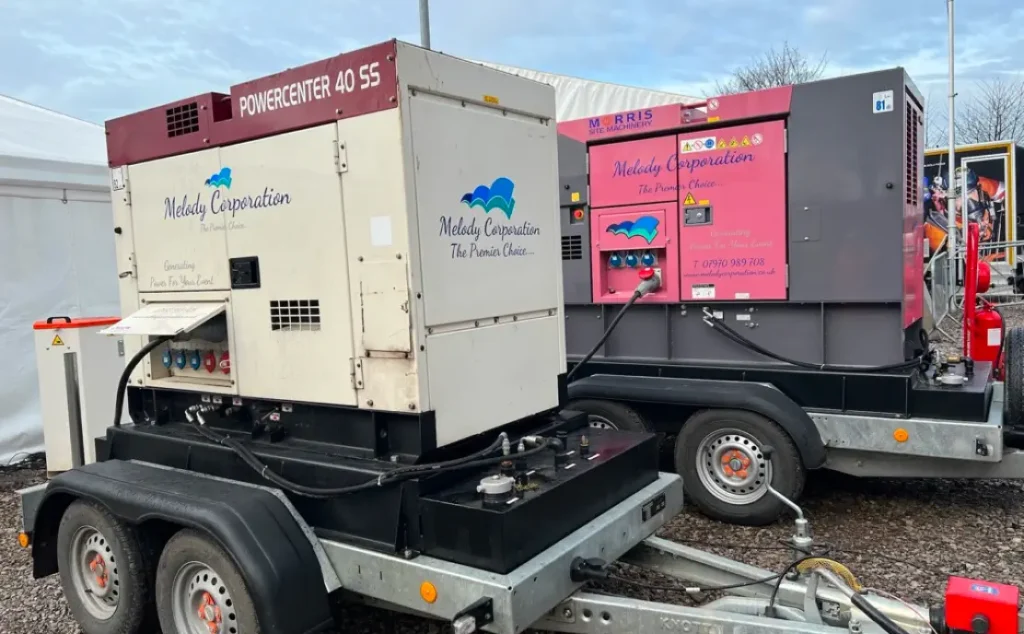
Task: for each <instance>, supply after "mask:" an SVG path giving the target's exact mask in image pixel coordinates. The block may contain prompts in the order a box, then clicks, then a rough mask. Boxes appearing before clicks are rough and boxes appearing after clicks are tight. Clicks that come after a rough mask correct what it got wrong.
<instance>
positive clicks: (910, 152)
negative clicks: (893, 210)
mask: <svg viewBox="0 0 1024 634" xmlns="http://www.w3.org/2000/svg"><path fill="white" fill-rule="evenodd" d="M906 102H907V125H906V134H907V148H906V153H907V155H906V164H907V165H906V169H907V178H906V183H907V192H906V200H907V204H909V205H917V204H919V203H920V202H921V187H922V186H923V184H922V182H921V176H920V175H921V172H920V171H919V170H920V167H921V164H920V160H921V159H920V157H921V141H922V139H921V136H922V131H921V126H922V120H921V119H922V117H921V111H920V110H919V109H918V108H917V104H915V103H914V101H913V100H912V99H910V96H909V95H907V96H906Z"/></svg>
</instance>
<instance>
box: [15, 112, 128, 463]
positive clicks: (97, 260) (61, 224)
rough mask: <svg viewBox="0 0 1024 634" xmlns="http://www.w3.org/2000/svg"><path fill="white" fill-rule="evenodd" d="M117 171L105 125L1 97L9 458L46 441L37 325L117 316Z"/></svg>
mask: <svg viewBox="0 0 1024 634" xmlns="http://www.w3.org/2000/svg"><path fill="white" fill-rule="evenodd" d="M108 174H109V172H108V170H107V168H106V147H105V140H104V133H103V128H102V127H101V126H98V125H95V124H93V123H87V122H85V121H80V120H78V119H74V118H71V117H68V116H65V115H62V114H58V113H55V112H51V111H49V110H45V109H43V108H39V107H36V106H33V105H30V104H27V103H24V102H22V101H18V100H16V99H11V98H9V97H5V96H3V95H0V354H2V358H3V363H0V465H7V464H12V463H15V462H20V461H21V459H23V458H25V457H27V456H28V455H30V454H32V453H35V452H39V451H42V448H43V430H42V421H41V419H40V408H39V389H38V382H37V378H36V364H35V349H34V344H33V334H32V323H33V322H35V321H37V320H40V319H45V318H46V317H49V316H57V315H66V316H71V317H94V316H106V315H116V314H117V311H118V300H117V272H116V270H115V260H114V234H113V218H112V212H111V208H110V193H109V187H108V185H107V182H108V178H109V176H108ZM113 397H114V394H113V388H111V398H113Z"/></svg>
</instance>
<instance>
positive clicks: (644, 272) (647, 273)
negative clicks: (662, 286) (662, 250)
mask: <svg viewBox="0 0 1024 634" xmlns="http://www.w3.org/2000/svg"><path fill="white" fill-rule="evenodd" d="M653 277H654V269H653V268H651V267H649V266H645V267H644V268H642V269H640V279H641V280H643V281H644V282H646V281H647V280H649V279H651V278H653Z"/></svg>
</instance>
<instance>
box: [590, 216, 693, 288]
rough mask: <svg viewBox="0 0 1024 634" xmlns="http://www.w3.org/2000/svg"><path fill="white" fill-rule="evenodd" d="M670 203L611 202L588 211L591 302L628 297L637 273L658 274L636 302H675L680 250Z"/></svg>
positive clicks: (637, 275) (676, 224) (634, 284)
mask: <svg viewBox="0 0 1024 634" xmlns="http://www.w3.org/2000/svg"><path fill="white" fill-rule="evenodd" d="M677 217H678V212H677V210H676V206H675V204H674V203H656V204H651V205H636V206H630V207H610V208H604V209H594V210H592V211H591V224H590V228H591V250H590V253H591V259H592V262H591V270H592V272H593V284H594V301H595V302H597V303H617V302H626V301H628V300H629V298H630V297H631V296H632V295H633V291H634V289H635V288H636V285H637V282H638V281H639V279H638V278H639V277H642V276H639V274H640V272H641V271H643V270H644V269H651V270H653V271H654V272H657V273H658V274H659V275H661V279H662V285H661V287H660V288H658V290H656V291H654V292H652V293H650V294H649V295H645V296H644V297H643V298H642V299H641V300H640V301H646V302H678V301H679V280H678V278H676V277H675V275H676V271H678V269H679V252H678V248H677V247H676V245H675V242H674V240H673V239H672V236H673V235H678V221H677Z"/></svg>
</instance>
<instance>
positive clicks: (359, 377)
mask: <svg viewBox="0 0 1024 634" xmlns="http://www.w3.org/2000/svg"><path fill="white" fill-rule="evenodd" d="M348 363H349V369H350V370H351V371H352V372H351V374H352V387H354V388H356V389H357V390H361V389H363V360H362V359H352V358H350V359H349V360H348Z"/></svg>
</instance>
